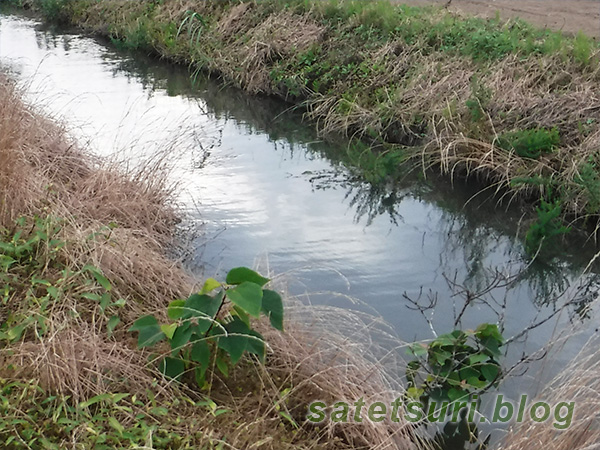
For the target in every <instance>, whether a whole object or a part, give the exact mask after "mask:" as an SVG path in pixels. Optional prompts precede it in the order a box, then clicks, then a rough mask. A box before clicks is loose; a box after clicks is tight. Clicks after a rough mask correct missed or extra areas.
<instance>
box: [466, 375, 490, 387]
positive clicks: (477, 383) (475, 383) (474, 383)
mask: <svg viewBox="0 0 600 450" xmlns="http://www.w3.org/2000/svg"><path fill="white" fill-rule="evenodd" d="M467 383H468V384H470V385H471V386H473V387H475V388H477V389H483V388H485V387H487V386H488V383H487V382H486V381H482V380H480V379H479V378H477V377H471V378H469V379H468V380H467Z"/></svg>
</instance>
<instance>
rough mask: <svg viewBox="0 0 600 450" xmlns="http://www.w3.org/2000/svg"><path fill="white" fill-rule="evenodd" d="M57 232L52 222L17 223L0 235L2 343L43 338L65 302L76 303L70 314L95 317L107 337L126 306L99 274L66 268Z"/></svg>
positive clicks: (94, 270) (59, 227)
mask: <svg viewBox="0 0 600 450" xmlns="http://www.w3.org/2000/svg"><path fill="white" fill-rule="evenodd" d="M61 230H62V225H61V222H60V221H59V220H57V219H54V218H52V217H46V218H39V217H38V218H35V219H30V220H28V219H26V218H21V219H19V220H17V221H16V223H15V225H14V227H13V229H12V230H3V229H0V341H4V342H7V343H8V342H16V341H18V340H21V339H25V338H40V337H42V336H44V335H45V334H46V333H47V332H48V327H49V321H50V316H51V311H52V309H53V308H55V307H64V305H65V303H66V302H67V301H68V300H71V301H75V302H76V303H75V304H72V305H71V306H72V308H73V314H78V315H80V316H89V315H90V314H92V315H94V321H95V322H96V323H102V324H104V325H105V327H106V331H107V333H108V334H109V335H110V334H112V332H113V331H114V329H115V327H116V326H117V325H118V324H119V322H120V319H119V316H118V309H119V308H121V307H123V306H124V305H125V301H124V300H123V299H120V298H119V299H114V297H113V294H112V292H111V291H112V286H111V284H110V282H109V281H108V280H107V279H106V277H105V276H104V275H103V274H102V272H101V271H100V270H99V269H98V268H96V267H94V266H91V265H86V266H84V267H82V268H73V267H70V266H69V264H68V259H67V258H66V257H65V251H66V250H65V247H66V245H67V243H66V242H65V241H64V240H63V239H61V236H60V233H61ZM96 237H97V236H96V235H92V236H90V239H95V238H96Z"/></svg>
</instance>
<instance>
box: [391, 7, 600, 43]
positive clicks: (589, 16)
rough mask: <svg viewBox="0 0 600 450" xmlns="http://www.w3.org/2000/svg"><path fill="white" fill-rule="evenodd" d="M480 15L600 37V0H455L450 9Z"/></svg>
mask: <svg viewBox="0 0 600 450" xmlns="http://www.w3.org/2000/svg"><path fill="white" fill-rule="evenodd" d="M446 1H447V0H403V1H399V2H398V3H408V4H410V5H424V4H432V3H435V4H440V5H443V4H445V3H446ZM449 9H450V10H451V11H459V12H464V13H467V14H473V15H477V16H484V17H493V16H494V15H495V14H496V11H500V16H501V17H503V18H507V19H508V18H510V17H520V18H521V19H524V20H526V21H528V22H530V23H533V24H535V25H538V26H541V27H548V28H552V29H555V30H563V31H565V32H568V33H573V34H575V33H577V32H578V31H579V30H581V31H583V32H585V33H586V34H588V35H590V36H594V37H595V38H600V1H598V0H452V3H451V5H450V8H449Z"/></svg>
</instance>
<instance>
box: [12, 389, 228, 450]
mask: <svg viewBox="0 0 600 450" xmlns="http://www.w3.org/2000/svg"><path fill="white" fill-rule="evenodd" d="M148 396H149V397H150V398H149V399H144V401H142V400H141V399H140V398H138V397H137V396H136V395H134V394H127V393H104V394H99V395H96V396H94V397H91V398H89V399H88V400H86V401H84V402H79V403H78V402H77V401H75V400H74V399H73V398H72V397H70V396H65V395H53V394H51V393H48V392H46V391H45V390H44V389H42V388H41V387H40V386H39V385H38V384H36V383H35V382H20V381H11V380H5V379H0V446H1V447H2V448H3V449H5V450H20V449H47V450H59V449H64V448H67V447H65V445H66V444H65V443H66V442H72V440H73V438H74V436H76V440H77V445H76V447H74V448H82V449H83V448H89V449H95V450H109V449H110V450H113V449H130V448H153V449H164V450H167V449H174V448H180V449H184V448H190V449H191V448H200V447H199V444H200V443H201V442H206V441H207V438H206V437H205V436H203V434H202V433H201V432H200V431H199V430H198V429H192V428H195V427H190V429H189V430H187V429H186V430H185V431H182V427H181V423H180V421H181V419H180V417H179V414H178V410H179V409H180V408H181V403H182V401H181V400H178V399H175V400H172V401H170V402H166V401H162V402H161V403H158V402H157V401H156V400H155V398H154V396H153V395H152V394H151V393H148ZM196 405H197V406H199V407H203V406H204V405H203V404H201V403H200V402H198V403H197V404H196ZM186 428H187V427H186ZM202 448H207V449H215V448H220V447H219V446H218V445H215V446H213V445H211V444H210V443H209V446H207V447H206V446H205V447H202Z"/></svg>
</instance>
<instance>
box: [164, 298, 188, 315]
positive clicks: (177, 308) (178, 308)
mask: <svg viewBox="0 0 600 450" xmlns="http://www.w3.org/2000/svg"><path fill="white" fill-rule="evenodd" d="M184 306H185V300H173V301H172V302H171V303H169V306H168V308H167V316H169V319H171V320H177V319H181V318H182V317H183V314H184V311H185V310H184Z"/></svg>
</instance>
